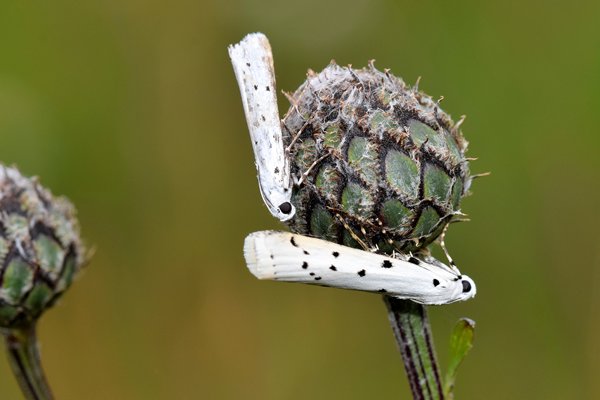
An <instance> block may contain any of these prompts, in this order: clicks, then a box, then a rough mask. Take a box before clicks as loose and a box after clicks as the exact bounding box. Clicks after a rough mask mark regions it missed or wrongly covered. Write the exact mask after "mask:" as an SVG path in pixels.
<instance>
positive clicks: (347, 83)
mask: <svg viewBox="0 0 600 400" xmlns="http://www.w3.org/2000/svg"><path fill="white" fill-rule="evenodd" d="M289 98H290V102H291V104H292V106H291V107H290V109H289V111H288V112H287V114H286V116H285V117H284V120H283V127H284V137H285V142H286V145H288V146H289V145H291V148H290V150H291V158H292V163H291V165H292V174H293V175H295V176H297V177H300V176H301V175H302V174H303V173H306V172H307V171H309V172H308V175H307V176H306V178H304V179H303V182H302V184H301V185H299V186H298V187H296V189H295V192H294V197H293V199H292V200H293V202H294V205H295V206H296V208H297V213H296V216H295V218H294V219H293V220H291V221H290V222H289V224H290V228H291V230H292V231H294V232H298V233H302V234H310V235H313V236H318V237H323V238H326V239H328V240H331V241H334V242H338V243H343V244H346V245H348V246H353V247H358V244H359V243H358V242H357V240H355V239H356V238H359V239H360V240H362V241H363V242H364V243H365V244H367V245H370V246H372V245H378V246H379V248H380V249H381V250H382V251H385V252H389V251H392V250H402V251H408V250H410V251H416V250H419V249H421V248H423V247H424V246H427V245H428V244H429V243H431V242H432V241H433V240H434V239H435V238H436V237H437V236H439V234H440V233H441V232H442V230H443V228H444V226H445V225H446V224H447V223H448V222H449V221H450V220H451V219H452V217H453V216H455V215H456V214H457V211H459V206H460V199H461V197H462V196H463V195H464V194H465V193H466V192H467V191H468V188H469V185H470V182H471V178H470V176H469V169H468V163H467V161H466V159H465V156H464V153H465V151H466V148H467V142H466V140H465V139H464V138H463V136H462V134H461V133H460V131H459V129H458V128H459V125H460V124H455V123H454V122H453V121H452V120H451V119H450V116H449V115H448V114H446V113H444V112H443V111H442V110H441V109H440V108H439V106H438V104H437V103H436V102H435V101H433V100H432V99H431V97H429V96H427V95H425V94H423V93H421V92H419V91H418V90H416V89H412V88H409V87H407V86H406V85H405V83H404V82H403V81H402V80H401V79H399V78H397V77H395V76H393V75H391V74H390V73H388V72H381V71H378V70H377V69H375V68H374V66H373V65H372V64H371V65H369V67H367V68H364V69H360V70H353V69H351V68H350V67H340V66H338V65H336V64H334V63H332V64H331V65H329V66H328V67H327V68H326V69H325V70H323V71H322V72H321V73H319V74H315V73H313V72H309V74H308V79H307V80H306V82H305V83H304V84H302V86H300V88H299V89H298V90H297V91H296V92H295V93H294V94H292V95H290V96H289ZM340 220H343V222H341V221H340ZM349 230H351V231H352V233H351V232H350V231H349Z"/></svg>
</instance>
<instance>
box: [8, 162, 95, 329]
mask: <svg viewBox="0 0 600 400" xmlns="http://www.w3.org/2000/svg"><path fill="white" fill-rule="evenodd" d="M84 258H85V256H84V248H83V245H82V243H81V239H80V237H79V224H78V222H77V219H76V216H75V208H74V207H73V205H72V204H71V203H70V202H69V201H68V200H67V199H66V198H64V197H57V198H55V197H53V196H52V193H50V191H48V190H47V189H45V188H43V187H42V186H41V185H40V184H39V183H38V181H37V178H25V177H23V175H21V173H20V172H19V171H18V170H17V169H16V168H9V167H4V166H0V328H5V329H7V328H8V329H12V328H18V327H24V326H32V325H33V324H34V323H35V321H36V320H37V318H38V317H39V316H40V315H41V314H42V313H43V312H44V310H45V309H47V308H49V307H50V306H52V305H53V304H54V303H55V302H56V300H57V299H58V298H59V297H60V296H61V295H62V294H63V293H64V291H65V290H66V289H67V288H68V287H69V286H70V285H71V282H72V281H73V278H74V276H75V275H76V274H77V272H78V271H79V269H80V268H81V266H82V264H83V262H84Z"/></svg>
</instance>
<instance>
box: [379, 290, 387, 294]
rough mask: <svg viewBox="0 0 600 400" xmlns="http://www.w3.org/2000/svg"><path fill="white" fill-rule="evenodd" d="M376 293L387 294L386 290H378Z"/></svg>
mask: <svg viewBox="0 0 600 400" xmlns="http://www.w3.org/2000/svg"><path fill="white" fill-rule="evenodd" d="M377 292H378V293H387V290H385V289H379V290H378V291H377Z"/></svg>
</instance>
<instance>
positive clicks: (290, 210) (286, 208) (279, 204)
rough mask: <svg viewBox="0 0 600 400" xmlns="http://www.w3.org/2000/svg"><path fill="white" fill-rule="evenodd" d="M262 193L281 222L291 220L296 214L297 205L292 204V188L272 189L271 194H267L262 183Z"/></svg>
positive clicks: (272, 212) (266, 202)
mask: <svg viewBox="0 0 600 400" xmlns="http://www.w3.org/2000/svg"><path fill="white" fill-rule="evenodd" d="M259 187H260V189H261V190H260V194H261V196H262V198H263V200H264V202H265V204H266V205H267V207H268V209H269V211H270V212H271V214H272V215H273V216H274V217H275V218H277V219H278V220H280V221H281V222H285V221H289V220H290V219H292V218H293V217H294V215H296V207H294V205H293V204H292V202H291V201H290V200H291V197H292V193H291V190H290V189H282V190H278V191H275V190H270V191H269V196H265V194H264V192H263V190H264V189H263V187H262V185H260V186H259Z"/></svg>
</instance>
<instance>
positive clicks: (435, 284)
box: [433, 279, 440, 287]
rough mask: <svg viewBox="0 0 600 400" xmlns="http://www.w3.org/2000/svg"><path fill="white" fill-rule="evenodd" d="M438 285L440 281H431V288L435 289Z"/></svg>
mask: <svg viewBox="0 0 600 400" xmlns="http://www.w3.org/2000/svg"><path fill="white" fill-rule="evenodd" d="M439 284H440V281H438V280H437V279H434V280H433V286H434V287H437V286H438V285H439Z"/></svg>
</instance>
